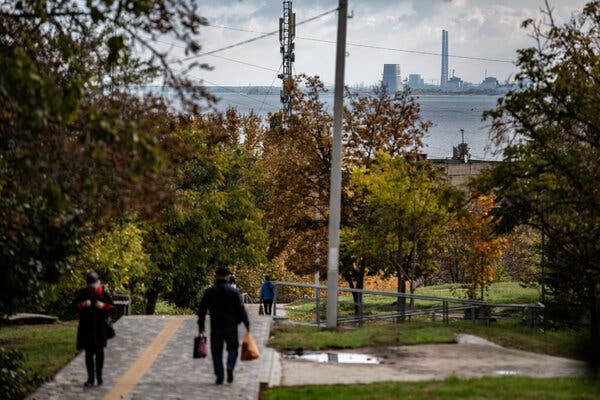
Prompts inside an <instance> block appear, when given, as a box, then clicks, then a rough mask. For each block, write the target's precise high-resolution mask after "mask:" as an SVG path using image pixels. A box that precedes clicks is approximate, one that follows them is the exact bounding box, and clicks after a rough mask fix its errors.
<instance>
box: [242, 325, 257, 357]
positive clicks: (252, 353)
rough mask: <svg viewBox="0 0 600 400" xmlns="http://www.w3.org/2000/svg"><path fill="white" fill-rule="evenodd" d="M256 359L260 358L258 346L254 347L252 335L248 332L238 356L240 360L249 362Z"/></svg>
mask: <svg viewBox="0 0 600 400" xmlns="http://www.w3.org/2000/svg"><path fill="white" fill-rule="evenodd" d="M258 357H260V352H259V351H258V346H257V345H256V342H255V341H254V338H253V337H252V334H251V333H250V332H249V331H248V332H246V336H244V340H243V341H242V354H241V356H240V360H242V361H250V360H256V359H257V358H258Z"/></svg>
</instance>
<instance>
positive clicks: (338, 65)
mask: <svg viewBox="0 0 600 400" xmlns="http://www.w3.org/2000/svg"><path fill="white" fill-rule="evenodd" d="M347 19H348V0H339V8H338V28H337V49H336V55H335V92H334V97H333V137H332V142H331V182H330V189H329V249H328V250H329V251H328V253H327V327H328V328H335V327H337V315H338V312H337V311H338V310H337V305H338V263H339V252H340V215H341V202H342V112H343V107H344V67H345V65H344V64H345V62H346V23H347Z"/></svg>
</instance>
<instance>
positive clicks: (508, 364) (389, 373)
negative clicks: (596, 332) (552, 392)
mask: <svg viewBox="0 0 600 400" xmlns="http://www.w3.org/2000/svg"><path fill="white" fill-rule="evenodd" d="M339 352H340V353H368V354H373V355H375V356H377V357H379V358H380V359H381V360H382V363H381V364H378V365H365V364H337V363H316V362H311V361H303V360H289V359H282V360H281V363H282V379H281V385H283V386H295V385H313V384H314V385H324V384H330V385H331V384H352V383H370V382H377V381H422V380H432V379H443V378H446V377H449V376H452V375H454V376H458V377H462V378H475V377H482V376H500V375H527V376H532V377H552V376H578V375H583V374H584V373H585V365H584V363H582V362H580V361H575V360H570V359H566V358H560V357H553V356H547V355H543V354H536V353H529V352H526V351H520V350H513V349H506V348H503V347H500V346H486V345H476V344H431V345H417V346H402V347H387V348H362V349H353V350H343V351H339Z"/></svg>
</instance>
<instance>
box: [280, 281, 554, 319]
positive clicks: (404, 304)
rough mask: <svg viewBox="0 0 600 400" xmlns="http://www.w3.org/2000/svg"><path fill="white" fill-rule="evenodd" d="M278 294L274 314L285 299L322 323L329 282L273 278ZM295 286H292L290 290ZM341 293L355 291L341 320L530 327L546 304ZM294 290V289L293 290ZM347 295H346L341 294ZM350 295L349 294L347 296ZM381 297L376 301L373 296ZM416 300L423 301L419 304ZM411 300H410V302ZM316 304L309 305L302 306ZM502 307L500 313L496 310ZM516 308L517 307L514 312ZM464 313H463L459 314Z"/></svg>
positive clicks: (341, 289)
mask: <svg viewBox="0 0 600 400" xmlns="http://www.w3.org/2000/svg"><path fill="white" fill-rule="evenodd" d="M273 284H274V285H275V298H274V299H273V315H274V316H277V304H278V303H281V300H283V301H284V302H286V303H291V304H292V306H290V307H288V309H287V311H288V312H291V313H304V314H307V315H310V314H314V316H313V317H312V318H310V321H309V323H311V324H315V325H317V326H320V325H321V323H322V322H323V321H324V315H323V314H324V313H325V307H326V304H325V303H326V301H324V300H326V295H323V294H322V292H325V293H326V292H327V286H325V285H316V284H309V283H298V282H282V281H274V282H273ZM289 289H293V290H289ZM337 290H338V293H350V294H352V299H351V301H345V300H341V301H339V302H338V324H346V323H353V324H358V325H363V323H364V322H366V321H378V320H386V319H391V320H394V321H395V322H404V321H406V320H407V319H408V320H411V318H412V317H417V316H428V318H429V317H430V318H431V322H436V320H437V318H438V316H440V317H441V321H442V322H443V323H444V324H448V323H449V322H450V318H451V317H452V318H454V319H466V320H470V321H471V323H472V324H475V322H476V321H478V322H480V323H485V324H488V323H489V322H491V321H495V320H496V319H515V320H521V321H522V322H523V323H524V324H525V325H527V326H530V327H541V326H543V322H544V321H543V310H544V308H545V307H544V305H543V304H541V303H537V304H490V303H487V302H485V301H480V300H468V299H457V298H452V297H439V296H427V295H419V294H413V293H401V292H385V291H377V290H365V289H352V288H346V287H338V289H337ZM292 291H295V293H292V294H290V293H291V292H292ZM340 297H341V298H344V296H340ZM346 297H347V296H346ZM382 298H390V299H394V300H395V301H394V302H392V303H391V304H389V303H385V301H382V300H381V299H382ZM375 299H379V300H378V301H376V302H374V301H373V300H375ZM416 301H419V302H420V304H419V306H418V307H416V304H415V303H416ZM409 302H410V304H409ZM308 304H314V307H312V306H310V307H308V309H305V308H302V307H303V306H306V305H308ZM496 310H500V311H501V313H500V315H494V311H496ZM513 310H518V311H517V313H514V311H513ZM457 313H462V314H457Z"/></svg>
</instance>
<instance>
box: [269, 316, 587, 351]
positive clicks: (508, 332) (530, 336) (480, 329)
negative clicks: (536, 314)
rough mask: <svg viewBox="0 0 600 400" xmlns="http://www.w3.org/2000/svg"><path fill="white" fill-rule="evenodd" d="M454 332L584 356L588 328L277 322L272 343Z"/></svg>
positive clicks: (374, 341)
mask: <svg viewBox="0 0 600 400" xmlns="http://www.w3.org/2000/svg"><path fill="white" fill-rule="evenodd" d="M455 333H470V334H473V335H477V336H481V337H484V338H487V339H489V340H491V341H493V342H495V343H497V344H499V345H502V346H505V347H510V348H515V349H520V350H527V351H532V352H536V353H543V354H550V355H555V356H561V357H569V358H581V356H580V353H579V352H578V346H577V343H578V341H579V340H580V339H581V338H584V337H585V335H586V334H587V332H579V331H571V330H548V331H546V332H545V333H541V332H538V331H536V330H532V329H529V328H526V327H522V326H520V325H518V324H517V323H515V322H512V321H498V322H496V323H494V324H493V325H491V326H487V327H486V326H478V325H475V326H471V324H470V322H468V321H453V322H452V323H451V324H450V325H444V324H442V323H439V322H438V323H436V324H432V323H431V322H409V323H404V324H378V325H365V326H363V327H362V328H357V329H344V328H339V329H336V330H328V329H319V328H317V327H313V326H305V325H293V324H278V325H276V326H275V327H274V328H273V332H272V334H273V337H272V338H271V339H270V340H269V346H272V347H275V348H278V349H280V350H286V349H297V348H299V347H301V348H303V349H311V350H319V349H327V348H358V347H368V346H398V345H412V344H426V343H451V342H453V341H454V334H455Z"/></svg>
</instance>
